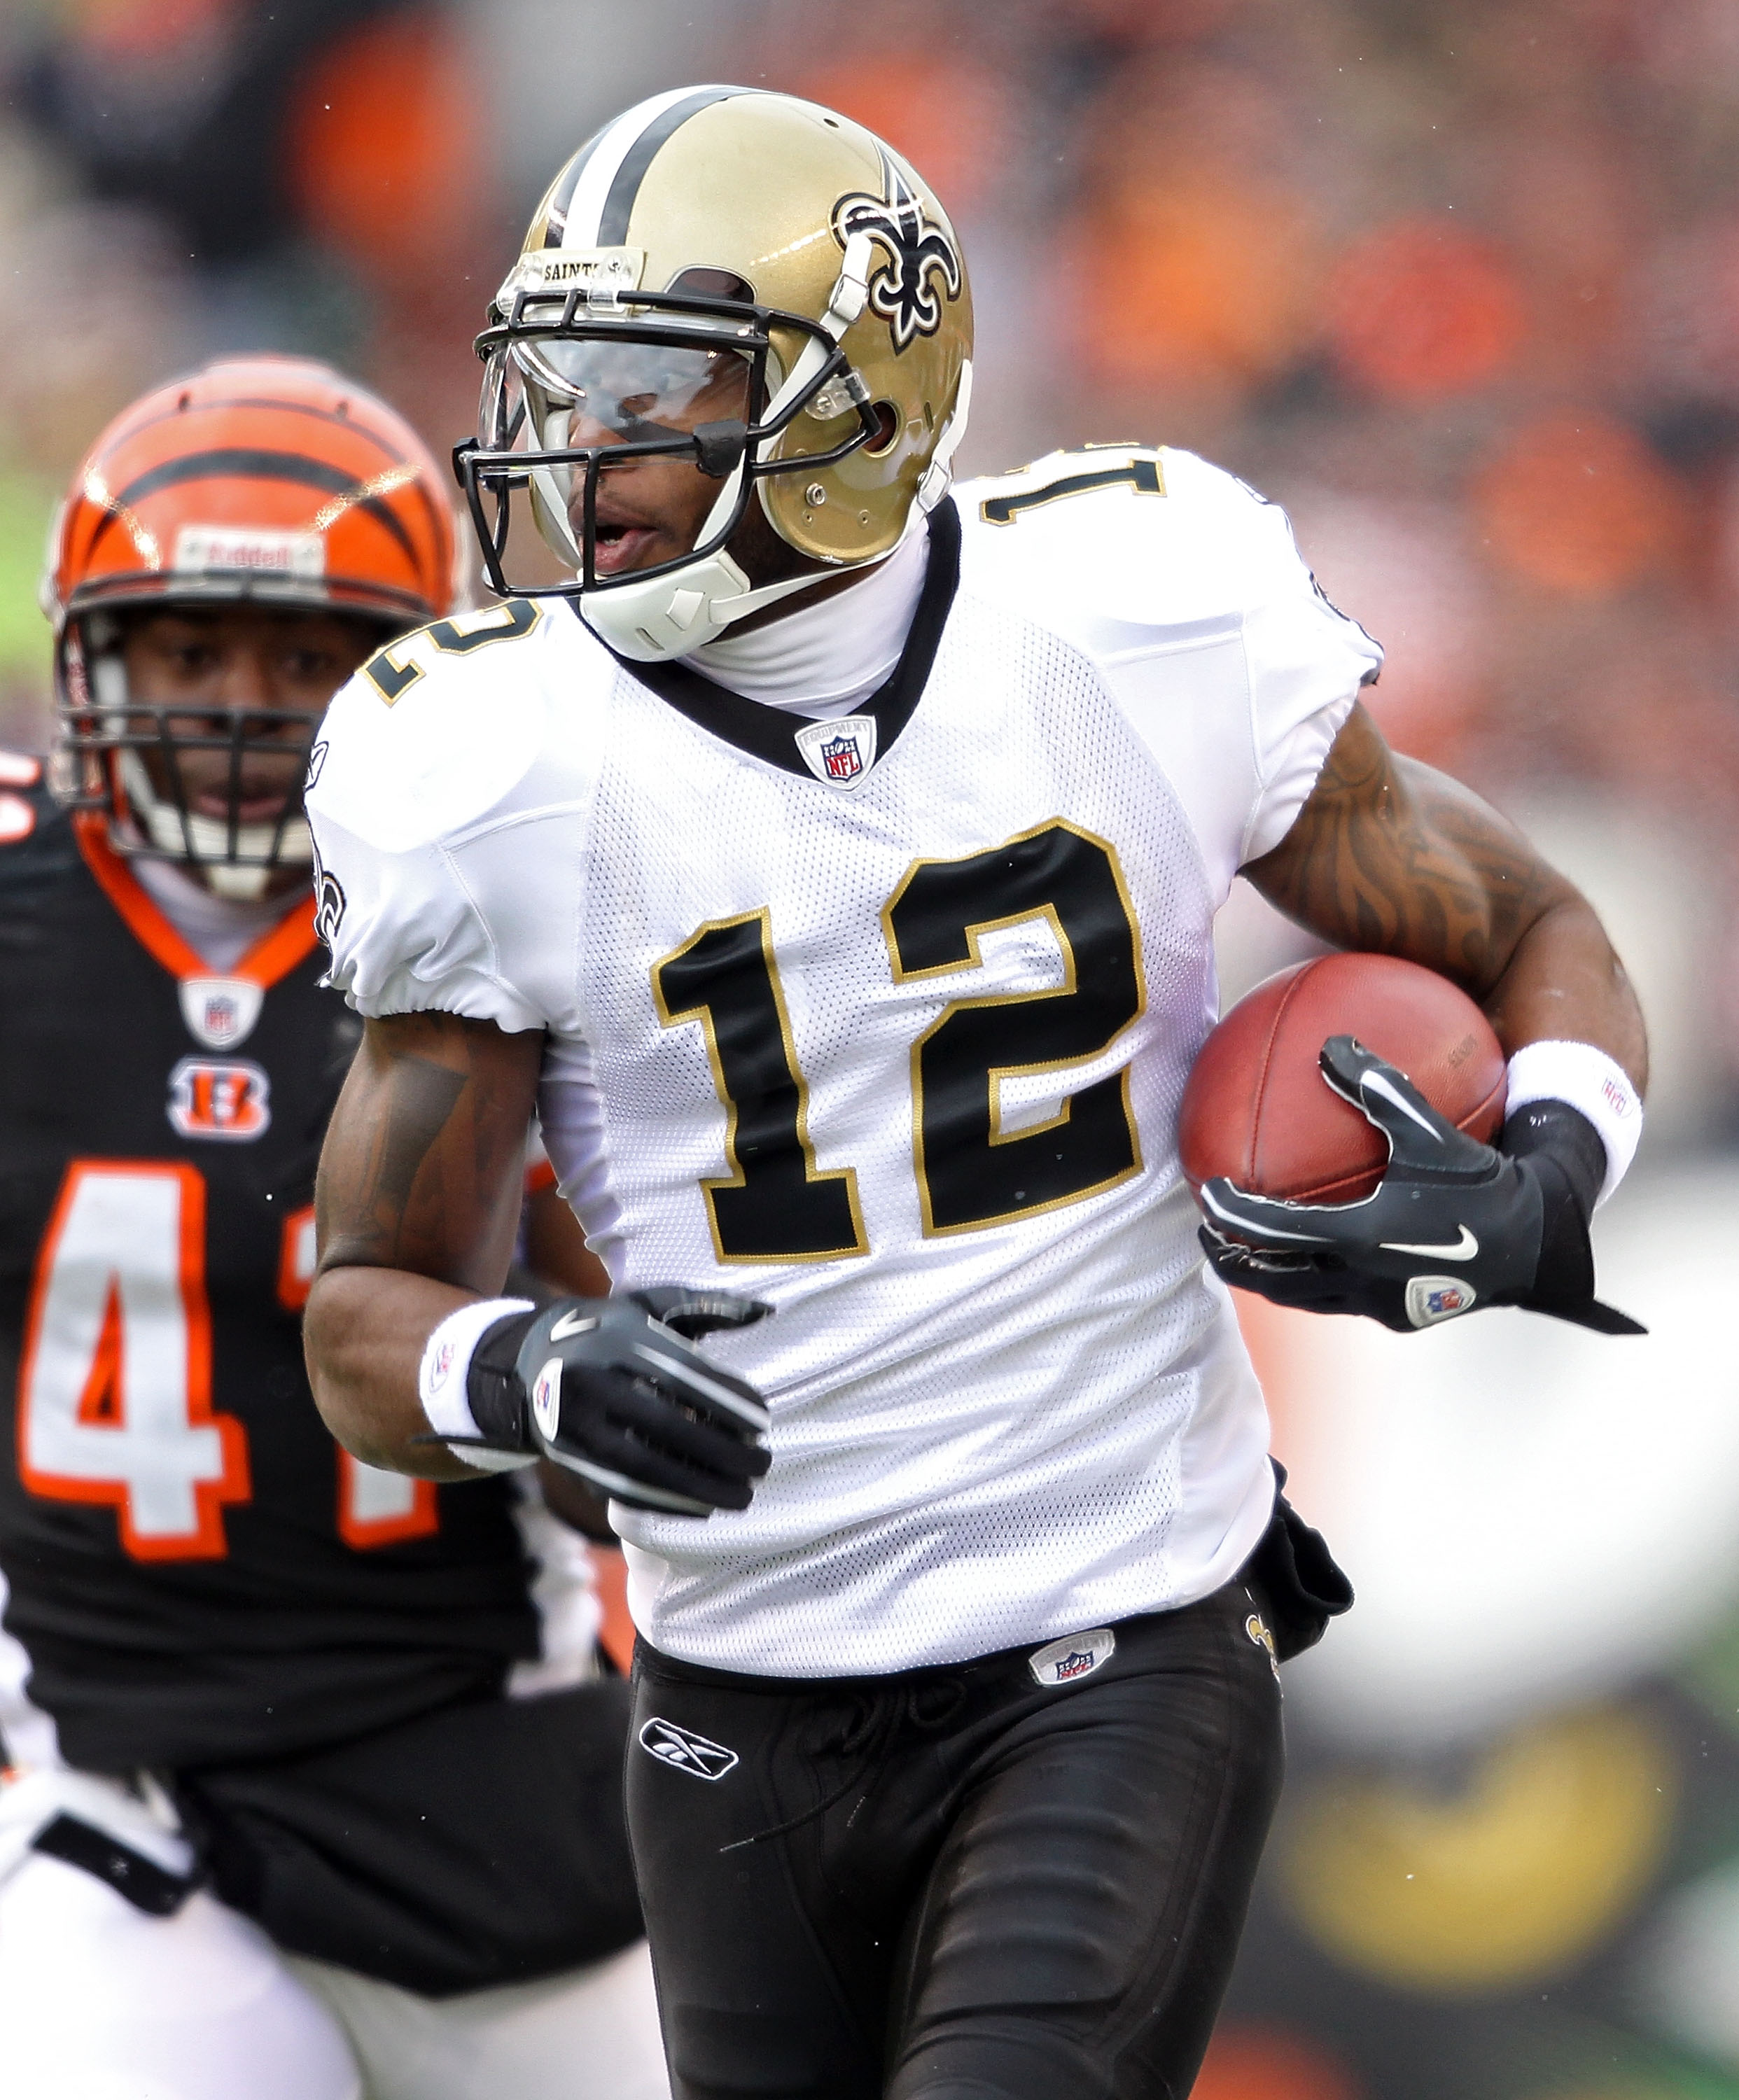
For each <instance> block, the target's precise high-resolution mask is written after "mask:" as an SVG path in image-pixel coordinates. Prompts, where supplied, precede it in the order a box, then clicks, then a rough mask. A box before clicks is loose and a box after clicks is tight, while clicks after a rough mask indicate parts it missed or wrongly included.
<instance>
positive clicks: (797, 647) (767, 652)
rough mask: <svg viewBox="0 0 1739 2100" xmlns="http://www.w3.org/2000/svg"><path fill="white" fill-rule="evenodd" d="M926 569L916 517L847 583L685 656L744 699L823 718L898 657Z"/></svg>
mask: <svg viewBox="0 0 1739 2100" xmlns="http://www.w3.org/2000/svg"><path fill="white" fill-rule="evenodd" d="M928 571H929V533H928V532H926V531H925V529H924V525H923V522H922V519H921V518H920V520H919V521H918V522H917V523H916V525H915V527H914V528H913V529H912V530H911V531H910V532H907V535H906V536H905V537H904V539H903V540H901V541H900V544H899V545H898V546H897V547H896V548H895V549H894V552H893V553H892V554H889V557H888V558H887V559H886V560H885V562H882V564H881V567H879V568H876V569H872V570H871V571H870V572H869V573H868V575H867V576H864V577H863V578H862V579H861V580H859V581H858V582H857V583H854V585H852V586H851V588H850V589H849V590H842V591H841V592H839V593H837V594H836V596H835V597H832V598H823V600H822V601H821V602H820V604H819V605H806V606H802V607H799V608H798V610H797V611H795V612H788V613H787V614H786V615H784V617H783V619H781V620H770V621H769V622H768V624H766V626H765V627H758V628H755V629H752V630H751V632H749V633H747V634H739V633H736V632H735V629H726V632H725V633H723V634H722V636H721V637H719V639H718V640H717V642H708V644H707V645H706V646H705V647H704V649H697V650H695V651H694V653H693V654H692V655H691V656H690V657H689V658H688V661H689V662H690V663H691V664H693V665H694V667H695V669H696V670H697V671H700V672H704V673H705V675H706V676H707V677H709V678H711V679H712V680H713V681H714V682H715V683H716V684H718V685H721V686H727V687H728V688H729V689H730V691H732V692H733V693H740V694H741V695H743V696H744V699H750V700H758V701H760V703H761V705H762V706H763V707H768V708H784V709H786V710H787V711H788V712H789V713H792V714H796V715H806V716H807V717H810V720H812V721H832V719H833V718H834V717H835V716H836V715H844V714H850V712H851V710H852V709H853V708H854V707H856V706H857V705H858V702H859V701H861V700H867V699H868V698H869V696H870V695H871V694H872V693H873V692H874V691H875V690H876V687H877V686H881V684H883V683H884V682H885V680H886V679H887V677H888V674H889V673H890V672H891V671H892V670H893V668H894V665H895V664H897V663H898V661H899V659H900V651H902V650H903V648H904V647H905V646H906V637H907V634H908V633H910V632H911V623H912V618H913V615H915V614H916V611H917V610H918V601H919V599H920V598H921V597H922V596H923V595H924V580H925V576H926V574H927V573H928Z"/></svg>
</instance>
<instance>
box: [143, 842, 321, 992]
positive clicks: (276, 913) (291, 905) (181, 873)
mask: <svg viewBox="0 0 1739 2100" xmlns="http://www.w3.org/2000/svg"><path fill="white" fill-rule="evenodd" d="M132 869H133V872H134V874H135V875H136V876H138V877H139V886H140V888H141V889H144V890H145V891H146V892H147V893H148V894H149V896H150V898H151V901H152V903H154V904H155V905H156V906H157V909H158V911H161V913H162V914H163V916H164V917H165V918H166V920H168V921H169V922H170V924H171V925H172V926H173V927H174V929H175V931H176V932H177V933H179V935H180V936H181V937H182V939H183V941H185V942H187V944H188V946H189V947H190V948H191V949H192V951H194V953H195V954H196V955H198V956H200V957H201V959H202V960H204V962H205V965H206V967H207V968H209V969H210V971H211V973H212V974H213V975H214V977H223V976H224V975H226V974H227V973H228V972H229V971H231V970H232V969H233V968H235V967H236V964H237V963H239V962H240V961H241V959H242V957H243V956H244V955H246V953H247V952H248V951H249V948H251V947H252V946H254V942H256V941H257V940H258V939H259V938H260V937H261V936H262V935H263V934H265V933H269V932H270V931H271V929H272V928H273V927H274V926H276V924H277V923H278V921H279V920H280V919H282V918H284V917H285V915H287V914H288V913H289V912H291V911H294V910H295V908H296V907H297V906H298V904H299V903H300V902H302V898H301V897H300V896H299V895H292V896H288V897H267V898H261V899H260V900H259V902H258V903H249V902H245V901H243V900H242V899H241V898H234V897H214V896H213V895H212V893H211V892H210V890H209V889H206V887H205V884H204V883H202V882H201V881H200V880H198V878H197V877H196V876H191V875H189V874H188V873H187V872H186V871H185V870H184V869H183V868H181V867H178V866H177V865H176V864H175V862H174V861H170V860H158V859H157V858H155V857H154V856H152V855H150V854H139V855H138V856H136V857H135V859H134V860H133V862H132Z"/></svg>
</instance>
